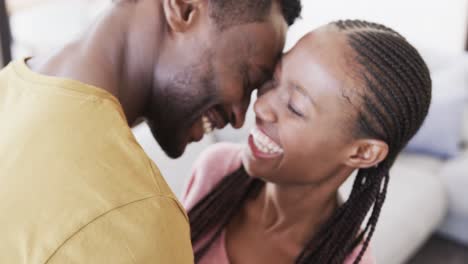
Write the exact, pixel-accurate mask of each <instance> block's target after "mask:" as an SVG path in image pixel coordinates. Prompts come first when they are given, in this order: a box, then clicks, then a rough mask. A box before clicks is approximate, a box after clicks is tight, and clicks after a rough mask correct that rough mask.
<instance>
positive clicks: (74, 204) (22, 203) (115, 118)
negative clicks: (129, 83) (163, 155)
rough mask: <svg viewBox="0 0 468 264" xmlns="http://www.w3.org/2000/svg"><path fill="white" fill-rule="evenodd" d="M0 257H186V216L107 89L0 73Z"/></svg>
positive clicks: (14, 67) (18, 71)
mask: <svg viewBox="0 0 468 264" xmlns="http://www.w3.org/2000/svg"><path fill="white" fill-rule="evenodd" d="M0 263H8V264H17V263H28V264H39V263H41V264H42V263H50V264H51V263H61V264H62V263H99V264H101V263H111V264H118V263H155V264H178V263H182V264H186V263H193V253H192V247H191V243H190V230H189V224H188V221H187V216H186V214H185V212H184V210H183V209H182V207H181V205H180V204H179V202H178V201H177V199H176V198H175V196H174V194H173V193H172V191H171V190H170V188H169V187H168V185H167V184H166V182H165V181H164V179H163V178H162V176H161V174H160V172H159V171H158V169H157V167H156V166H155V165H154V164H153V163H152V161H151V160H150V159H149V158H148V157H147V155H146V154H145V153H144V152H143V150H142V148H141V147H140V146H139V145H138V143H137V142H136V140H135V138H134V136H133V134H132V132H131V130H130V128H129V126H128V125H127V121H126V119H125V116H124V114H123V111H122V108H121V106H120V104H119V103H118V101H117V100H116V99H115V98H114V97H113V96H111V95H110V94H109V93H107V92H106V91H104V90H102V89H99V88H96V87H93V86H90V85H85V84H82V83H79V82H76V81H72V80H65V79H60V78H53V77H47V76H43V75H40V74H37V73H34V72H32V71H31V70H30V69H29V68H28V66H27V65H26V64H25V62H24V60H20V61H16V62H13V63H11V64H10V65H9V66H7V67H6V68H4V69H3V70H2V71H0Z"/></svg>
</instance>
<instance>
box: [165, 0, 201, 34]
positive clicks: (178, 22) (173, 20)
mask: <svg viewBox="0 0 468 264" xmlns="http://www.w3.org/2000/svg"><path fill="white" fill-rule="evenodd" d="M163 11H164V15H165V16H166V21H167V24H168V25H169V27H170V28H171V29H172V31H174V32H185V31H187V29H189V28H190V26H192V25H193V24H194V22H195V20H196V18H197V17H198V16H199V14H200V1H199V0H163Z"/></svg>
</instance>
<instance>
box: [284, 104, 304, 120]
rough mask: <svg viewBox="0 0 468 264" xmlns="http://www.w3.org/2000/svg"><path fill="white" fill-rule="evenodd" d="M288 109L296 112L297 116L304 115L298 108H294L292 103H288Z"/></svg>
mask: <svg viewBox="0 0 468 264" xmlns="http://www.w3.org/2000/svg"><path fill="white" fill-rule="evenodd" d="M288 109H289V111H291V112H292V113H293V114H295V115H297V116H299V117H304V115H303V114H302V113H301V112H299V111H298V110H296V109H295V108H294V106H293V105H292V104H291V103H288Z"/></svg>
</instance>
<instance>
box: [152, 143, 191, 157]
mask: <svg viewBox="0 0 468 264" xmlns="http://www.w3.org/2000/svg"><path fill="white" fill-rule="evenodd" d="M159 145H160V146H161V148H162V150H163V151H164V153H166V155H167V156H168V157H169V158H171V159H177V158H180V157H181V156H182V155H183V154H184V152H185V148H186V146H187V144H174V145H171V146H169V145H165V144H159Z"/></svg>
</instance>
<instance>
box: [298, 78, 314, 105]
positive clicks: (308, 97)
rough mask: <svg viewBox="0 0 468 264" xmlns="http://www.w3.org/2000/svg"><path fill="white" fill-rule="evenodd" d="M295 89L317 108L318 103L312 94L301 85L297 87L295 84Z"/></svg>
mask: <svg viewBox="0 0 468 264" xmlns="http://www.w3.org/2000/svg"><path fill="white" fill-rule="evenodd" d="M293 88H294V90H296V91H298V92H299V93H300V94H302V95H303V96H304V97H305V98H307V99H308V100H309V102H310V103H311V104H312V105H313V106H315V107H317V102H315V100H314V99H313V98H312V96H310V94H309V93H308V92H307V91H306V90H305V89H304V88H302V87H301V86H300V85H297V84H294V85H293Z"/></svg>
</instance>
